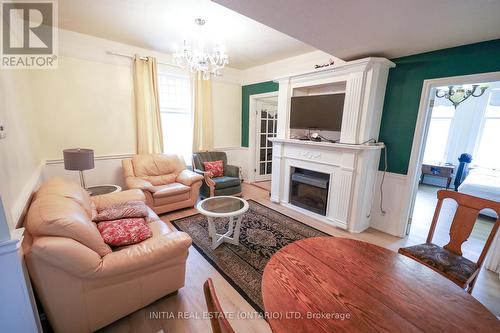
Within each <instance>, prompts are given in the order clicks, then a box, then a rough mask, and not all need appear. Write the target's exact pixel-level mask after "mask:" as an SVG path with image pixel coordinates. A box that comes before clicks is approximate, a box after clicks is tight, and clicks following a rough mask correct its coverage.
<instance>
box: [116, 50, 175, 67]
mask: <svg viewBox="0 0 500 333" xmlns="http://www.w3.org/2000/svg"><path fill="white" fill-rule="evenodd" d="M106 53H107V54H110V55H114V56H118V57H125V58H129V59H134V56H133V55H131V54H125V53H118V52H113V51H106ZM139 59H141V60H147V57H142V56H141V57H139ZM156 63H157V64H159V65H165V66H171V67H176V68H181V67H180V66H178V65H174V64H170V63H168V62H163V61H157V62H156Z"/></svg>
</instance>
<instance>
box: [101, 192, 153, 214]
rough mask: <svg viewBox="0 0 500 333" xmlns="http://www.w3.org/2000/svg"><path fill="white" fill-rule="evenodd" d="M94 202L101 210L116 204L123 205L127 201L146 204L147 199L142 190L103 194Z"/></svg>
mask: <svg viewBox="0 0 500 333" xmlns="http://www.w3.org/2000/svg"><path fill="white" fill-rule="evenodd" d="M92 201H93V202H94V204H95V206H96V208H97V210H101V209H103V208H105V207H108V206H110V205H113V204H116V203H122V202H127V201H142V202H146V197H145V196H144V193H142V191H141V190H137V189H135V190H126V191H122V192H116V193H109V194H101V195H96V196H95V197H92Z"/></svg>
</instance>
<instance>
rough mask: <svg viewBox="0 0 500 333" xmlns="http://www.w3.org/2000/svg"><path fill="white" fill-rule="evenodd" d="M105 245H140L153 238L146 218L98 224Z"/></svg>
mask: <svg viewBox="0 0 500 333" xmlns="http://www.w3.org/2000/svg"><path fill="white" fill-rule="evenodd" d="M97 229H99V232H100V233H101V236H102V238H103V239H104V243H106V244H109V245H111V246H123V245H130V244H135V243H140V242H142V241H143V240H146V239H148V238H150V237H151V236H153V233H152V232H151V229H150V228H149V226H148V225H147V224H146V221H145V220H144V218H131V219H121V220H113V221H105V222H100V223H98V224H97Z"/></svg>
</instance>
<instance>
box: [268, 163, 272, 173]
mask: <svg viewBox="0 0 500 333" xmlns="http://www.w3.org/2000/svg"><path fill="white" fill-rule="evenodd" d="M272 169H273V165H272V163H271V162H267V174H268V175H270V174H271V173H272V172H273V170H272Z"/></svg>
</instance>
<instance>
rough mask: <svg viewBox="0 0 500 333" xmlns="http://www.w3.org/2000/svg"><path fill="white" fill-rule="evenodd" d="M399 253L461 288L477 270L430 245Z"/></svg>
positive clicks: (474, 266)
mask: <svg viewBox="0 0 500 333" xmlns="http://www.w3.org/2000/svg"><path fill="white" fill-rule="evenodd" d="M399 253H401V254H403V255H405V256H407V257H410V258H412V259H415V260H417V261H419V262H421V263H423V264H425V265H426V266H429V267H430V268H432V269H434V270H435V271H437V272H439V273H441V274H443V275H444V276H446V277H448V278H449V279H450V280H452V281H454V282H455V283H456V284H458V285H460V286H461V287H463V288H465V286H466V285H467V284H468V283H469V282H470V279H471V277H473V276H474V273H475V272H476V271H477V269H478V266H477V265H476V264H475V263H474V262H472V261H470V260H468V259H467V258H464V257H462V256H459V255H456V254H454V253H453V252H451V251H448V250H446V249H444V248H442V247H440V246H438V245H435V244H432V243H426V244H420V245H415V246H410V247H403V248H400V249H399Z"/></svg>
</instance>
